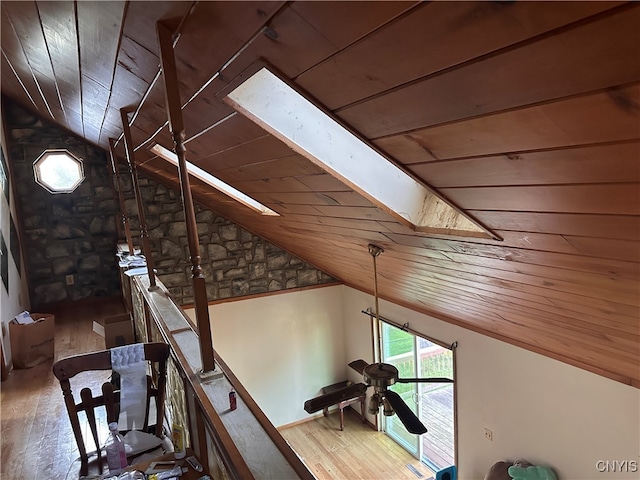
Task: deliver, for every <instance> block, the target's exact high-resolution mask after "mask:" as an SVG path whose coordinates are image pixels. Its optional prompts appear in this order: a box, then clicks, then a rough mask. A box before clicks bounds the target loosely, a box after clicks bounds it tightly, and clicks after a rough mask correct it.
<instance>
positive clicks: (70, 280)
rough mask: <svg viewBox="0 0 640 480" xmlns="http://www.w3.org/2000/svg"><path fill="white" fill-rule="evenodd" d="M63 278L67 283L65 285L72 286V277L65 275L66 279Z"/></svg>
mask: <svg viewBox="0 0 640 480" xmlns="http://www.w3.org/2000/svg"><path fill="white" fill-rule="evenodd" d="M64 278H65V280H66V281H67V285H73V284H74V283H75V282H74V279H73V275H67V276H66V277H64Z"/></svg>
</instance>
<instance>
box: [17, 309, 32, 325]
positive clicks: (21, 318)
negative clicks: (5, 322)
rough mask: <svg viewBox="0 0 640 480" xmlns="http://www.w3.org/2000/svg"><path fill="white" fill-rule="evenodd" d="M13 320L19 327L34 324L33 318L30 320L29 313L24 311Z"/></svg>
mask: <svg viewBox="0 0 640 480" xmlns="http://www.w3.org/2000/svg"><path fill="white" fill-rule="evenodd" d="M15 319H16V323H19V324H20V325H28V324H29V323H35V322H34V321H33V318H31V315H29V312H27V311H26V310H25V311H24V312H22V313H19V314H18V315H16V316H15Z"/></svg>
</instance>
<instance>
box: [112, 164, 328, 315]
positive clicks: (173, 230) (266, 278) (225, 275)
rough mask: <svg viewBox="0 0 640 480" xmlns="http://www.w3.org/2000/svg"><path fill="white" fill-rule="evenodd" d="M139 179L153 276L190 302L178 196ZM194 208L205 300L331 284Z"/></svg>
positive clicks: (135, 231) (135, 229)
mask: <svg viewBox="0 0 640 480" xmlns="http://www.w3.org/2000/svg"><path fill="white" fill-rule="evenodd" d="M122 170H125V169H122ZM127 175H128V174H125V173H124V172H123V173H121V185H122V190H123V193H124V195H125V198H126V201H125V205H126V209H127V215H129V216H130V222H131V228H132V235H133V236H134V244H135V245H136V247H138V246H139V245H140V243H141V242H140V233H139V223H138V217H137V207H136V202H135V199H134V197H133V193H132V190H131V181H130V179H129V178H128V177H127ZM139 183H140V189H141V192H142V198H143V201H144V206H145V218H146V221H147V230H148V232H149V238H150V243H151V248H152V250H153V259H154V262H155V268H156V270H157V271H158V277H159V278H160V279H161V280H162V283H164V284H165V286H166V287H167V288H168V289H169V291H170V292H171V295H172V296H173V297H174V298H175V300H176V302H177V303H178V304H180V305H188V304H192V303H193V289H192V287H191V262H190V261H189V247H188V241H187V232H186V225H185V222H184V214H183V210H182V201H181V199H180V195H179V194H178V193H177V192H174V191H172V190H169V189H168V188H167V187H165V186H164V185H161V184H158V183H156V182H154V181H152V180H149V179H145V178H143V177H142V176H140V180H139ZM194 207H195V212H196V222H197V226H198V238H199V241H200V256H201V257H202V260H201V265H202V270H203V272H204V275H205V279H206V285H207V297H208V299H209V301H211V300H219V299H225V298H232V297H240V296H244V295H252V294H257V293H266V292H275V291H279V290H286V289H291V288H299V287H307V286H312V285H320V284H324V283H332V282H335V280H334V279H333V278H332V277H330V276H329V275H327V274H325V273H324V272H322V271H320V270H318V269H316V268H315V267H313V266H311V265H309V264H308V263H306V262H304V261H302V260H300V259H299V258H297V257H295V256H293V255H291V254H290V253H288V252H286V251H283V250H281V249H279V248H278V247H276V246H274V245H273V244H271V243H269V242H267V241H265V240H264V239H262V238H260V237H258V236H256V235H253V234H252V233H251V232H248V231H247V230H245V229H244V228H242V227H240V226H238V225H236V224H234V223H232V222H230V221H229V220H226V219H225V218H223V217H221V216H220V215H218V214H216V213H215V212H212V211H211V210H207V209H205V208H203V207H202V206H201V205H199V204H197V203H196V204H195V205H194Z"/></svg>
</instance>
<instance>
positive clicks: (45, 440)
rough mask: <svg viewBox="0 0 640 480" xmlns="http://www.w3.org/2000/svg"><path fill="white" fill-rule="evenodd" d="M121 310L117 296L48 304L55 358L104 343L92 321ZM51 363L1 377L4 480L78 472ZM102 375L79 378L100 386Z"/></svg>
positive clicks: (61, 478)
mask: <svg viewBox="0 0 640 480" xmlns="http://www.w3.org/2000/svg"><path fill="white" fill-rule="evenodd" d="M122 312H124V305H123V303H122V301H121V300H120V299H118V298H116V299H113V298H111V299H104V300H99V301H95V302H91V303H77V304H74V305H73V306H64V307H60V308H56V309H55V310H48V311H47V313H53V314H54V315H55V316H56V318H55V322H56V337H55V360H57V359H59V358H63V357H66V356H69V355H73V354H77V353H86V352H90V351H95V350H102V349H104V339H103V338H102V337H101V336H99V335H98V334H96V333H95V332H93V329H92V328H93V321H94V320H96V321H98V320H100V319H101V318H103V317H107V316H111V315H116V314H118V313H122ZM52 365H53V361H48V362H44V363H41V364H39V365H36V366H35V367H33V368H29V369H24V370H13V371H12V372H11V373H10V375H9V378H8V379H7V380H6V381H4V382H2V383H0V417H1V420H0V432H1V435H0V436H1V437H2V438H1V448H2V452H1V459H2V461H1V462H0V477H1V478H2V479H3V480H27V479H28V480H36V479H38V480H40V479H43V480H66V479H67V478H69V479H71V478H76V479H77V478H78V472H79V468H80V462H79V461H76V460H77V459H78V448H77V445H76V442H75V438H74V436H73V432H72V431H71V425H70V423H69V417H68V416H67V412H66V410H65V407H64V401H63V398H62V391H61V390H60V384H59V382H58V380H57V379H56V378H55V377H54V376H53V373H52V372H51V366H52ZM103 375H104V376H105V377H104V378H103V377H102V376H101V377H100V378H96V376H94V377H93V378H87V377H85V378H82V379H80V381H79V384H80V382H81V383H82V384H83V385H87V386H90V387H92V389H93V387H98V388H99V385H101V384H102V383H103V382H104V381H105V380H106V377H108V373H106V372H105V373H104V374H103ZM87 448H89V449H91V446H90V445H89V446H88V447H87ZM90 473H91V470H90Z"/></svg>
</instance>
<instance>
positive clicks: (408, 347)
mask: <svg viewBox="0 0 640 480" xmlns="http://www.w3.org/2000/svg"><path fill="white" fill-rule="evenodd" d="M381 327H382V328H381V335H382V361H383V362H386V363H390V364H391V365H393V366H395V367H396V368H397V369H398V376H399V377H401V378H402V377H404V378H413V377H422V378H429V377H445V378H451V379H454V380H455V378H454V375H455V372H454V369H453V350H452V349H450V348H445V347H443V346H441V345H438V344H436V343H434V342H431V341H429V340H427V339H426V338H422V337H420V336H417V335H414V334H413V333H410V332H406V331H404V330H401V329H399V328H397V327H395V326H393V325H390V324H388V323H386V322H381ZM390 388H391V390H393V391H395V392H396V393H398V394H399V395H400V396H401V397H402V399H403V400H404V401H405V403H406V404H407V406H409V408H411V410H412V411H413V413H415V414H416V415H417V416H418V417H419V418H420V420H421V421H422V423H424V425H425V426H426V427H427V428H428V429H429V431H428V432H427V433H426V434H424V435H413V434H411V433H409V432H407V430H406V429H405V428H404V427H403V426H402V423H401V422H400V420H399V419H398V417H397V416H396V415H393V416H391V417H384V418H385V432H386V433H387V435H389V436H390V437H391V438H392V439H393V440H395V441H396V442H398V443H399V444H400V445H402V446H403V447H404V448H405V449H406V450H407V451H409V453H411V454H412V455H414V456H415V457H416V458H418V459H419V460H420V461H421V462H423V463H425V464H426V465H427V466H428V467H429V468H431V469H432V470H434V471H438V470H441V469H443V468H446V467H449V466H450V465H455V457H456V454H455V448H456V443H455V428H456V426H455V413H454V412H455V389H454V387H453V383H396V384H395V385H393V386H392V387H390Z"/></svg>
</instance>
